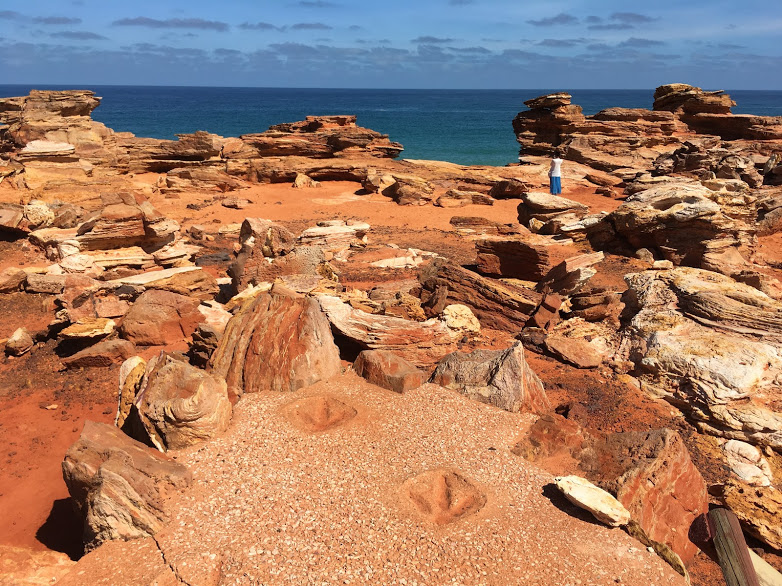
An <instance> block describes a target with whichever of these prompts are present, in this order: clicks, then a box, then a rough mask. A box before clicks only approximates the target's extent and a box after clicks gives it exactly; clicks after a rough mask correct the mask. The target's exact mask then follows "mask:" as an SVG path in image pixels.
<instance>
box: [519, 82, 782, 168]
mask: <svg viewBox="0 0 782 586" xmlns="http://www.w3.org/2000/svg"><path fill="white" fill-rule="evenodd" d="M570 101H571V96H570V94H565V93H557V94H550V95H547V96H541V97H539V98H536V99H534V100H528V101H526V102H524V103H525V105H527V106H529V108H530V110H528V111H524V112H520V113H519V114H518V115H517V116H516V118H515V119H514V120H513V130H514V132H515V133H516V139H517V140H518V142H519V144H520V145H521V153H522V155H523V154H532V155H535V154H541V155H550V154H551V152H552V151H553V149H554V148H561V149H563V150H565V151H566V152H567V158H568V159H569V160H573V161H577V162H579V163H583V164H586V165H589V166H591V167H593V168H595V169H599V170H602V171H619V170H623V169H624V170H629V169H633V170H636V171H637V172H640V171H649V170H651V169H652V167H653V166H654V162H655V160H656V159H658V158H660V157H666V156H668V155H671V154H672V153H673V152H674V151H676V150H677V149H679V148H680V147H682V146H683V144H685V142H686V141H688V140H694V141H695V142H696V143H697V142H698V141H700V140H703V137H698V135H699V134H700V135H704V134H705V135H709V136H710V137H716V140H717V142H720V141H722V142H723V144H722V145H721V148H723V149H726V152H725V154H723V156H722V157H720V158H719V162H722V163H723V164H724V162H725V161H724V159H725V157H726V156H728V155H729V154H732V155H735V154H736V151H737V150H740V148H743V149H747V148H749V149H750V150H754V151H755V152H756V153H757V154H758V155H759V156H763V157H765V158H764V159H763V162H764V163H765V161H766V160H767V159H768V157H769V156H770V155H772V154H773V152H774V146H773V144H768V145H763V144H759V145H758V144H755V145H748V144H742V145H740V148H737V146H738V145H732V144H731V143H732V142H734V141H758V140H760V141H772V140H780V139H782V117H770V116H751V115H744V114H732V113H731V111H730V109H731V107H732V106H735V102H733V100H731V98H730V96H729V95H727V94H725V93H724V92H722V91H714V92H707V91H703V90H702V89H700V88H697V87H693V86H690V85H687V84H678V83H677V84H669V85H664V86H660V87H658V88H657V90H656V91H655V93H654V105H653V109H652V110H645V109H641V108H608V109H605V110H602V111H600V112H598V113H597V114H595V115H594V116H586V117H585V116H583V115H582V114H581V108H580V107H578V106H575V105H573V104H571V102H570ZM711 140H712V141H714V140H715V139H714V138H711ZM713 146H714V145H713ZM658 166H659V165H658ZM690 167H691V168H693V169H694V168H695V166H694V164H693V163H690ZM704 168H705V169H708V170H710V171H715V172H716V171H717V170H718V169H719V164H718V165H717V166H716V168H713V169H711V168H709V167H708V166H704V165H701V166H700V169H701V170H702V169H704ZM723 173H724V172H723ZM766 174H768V175H770V176H775V175H774V174H773V173H770V172H767V173H766Z"/></svg>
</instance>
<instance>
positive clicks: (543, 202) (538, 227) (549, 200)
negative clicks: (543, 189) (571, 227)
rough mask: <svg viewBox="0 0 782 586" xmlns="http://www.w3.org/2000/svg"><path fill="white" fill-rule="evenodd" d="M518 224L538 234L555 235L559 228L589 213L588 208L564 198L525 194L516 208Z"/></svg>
mask: <svg viewBox="0 0 782 586" xmlns="http://www.w3.org/2000/svg"><path fill="white" fill-rule="evenodd" d="M517 210H518V212H519V216H518V217H519V224H522V225H524V226H527V227H529V228H530V229H532V230H533V231H534V232H537V233H539V234H556V233H557V232H558V231H559V228H560V227H561V226H565V225H567V224H573V223H575V222H578V221H579V220H581V219H582V218H583V217H584V216H586V215H587V213H589V207H587V206H585V205H584V204H582V203H578V202H576V201H572V200H570V199H567V198H565V197H560V196H557V195H550V194H547V193H527V194H524V195H523V196H522V198H521V203H520V204H519V206H518V208H517Z"/></svg>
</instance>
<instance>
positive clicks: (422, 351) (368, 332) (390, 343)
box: [318, 295, 456, 367]
mask: <svg viewBox="0 0 782 586" xmlns="http://www.w3.org/2000/svg"><path fill="white" fill-rule="evenodd" d="M318 303H320V306H321V307H322V308H323V311H324V312H325V313H326V315H327V316H328V319H329V322H331V326H332V328H334V330H335V331H336V332H338V333H339V334H340V335H342V336H344V337H345V338H347V339H349V340H352V341H353V342H355V343H357V344H358V345H359V346H360V347H362V348H366V349H368V350H391V351H393V352H395V353H397V354H399V355H400V356H401V357H403V358H404V359H405V360H408V361H409V362H412V363H413V364H415V365H416V366H419V367H422V366H431V365H432V364H434V363H436V362H437V361H438V360H440V359H441V358H442V357H443V356H445V355H446V354H448V353H450V352H452V351H453V350H454V349H455V348H456V344H455V343H454V342H455V341H454V339H453V336H452V334H451V331H450V330H449V329H448V327H447V326H446V325H445V324H444V323H443V322H441V321H439V320H436V319H430V320H427V321H425V322H416V321H412V320H408V319H403V318H400V317H392V316H387V315H376V314H372V313H367V312H365V311H361V310H360V309H353V308H352V307H351V306H350V305H348V304H347V303H343V302H342V301H341V300H340V299H339V298H337V297H331V296H328V295H322V296H320V297H318Z"/></svg>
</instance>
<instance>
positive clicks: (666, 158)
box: [652, 136, 763, 191]
mask: <svg viewBox="0 0 782 586" xmlns="http://www.w3.org/2000/svg"><path fill="white" fill-rule="evenodd" d="M652 172H653V174H654V175H655V176H657V177H662V176H666V175H672V174H681V175H685V176H688V177H694V178H698V179H702V180H703V181H704V185H707V186H710V185H713V186H714V187H715V188H716V189H714V190H715V191H719V190H720V189H725V190H728V188H731V189H733V190H740V191H744V190H747V188H749V187H752V188H756V187H760V186H761V185H762V184H763V176H762V175H761V174H760V172H759V171H758V169H757V168H756V167H755V163H754V162H753V161H752V159H751V158H750V157H749V156H748V152H747V148H746V146H745V145H743V144H741V145H732V144H731V143H730V142H727V141H721V140H720V139H718V138H716V137H712V136H707V137H698V138H691V139H689V140H687V141H685V142H684V144H683V145H682V146H681V147H679V148H678V149H676V150H675V151H673V152H672V153H667V154H664V155H661V156H660V157H658V158H657V159H656V160H655V161H654V169H653V171H652ZM711 177H713V178H714V179H722V180H731V179H732V180H735V182H734V183H732V184H730V183H720V182H713V180H711V179H709V178H711Z"/></svg>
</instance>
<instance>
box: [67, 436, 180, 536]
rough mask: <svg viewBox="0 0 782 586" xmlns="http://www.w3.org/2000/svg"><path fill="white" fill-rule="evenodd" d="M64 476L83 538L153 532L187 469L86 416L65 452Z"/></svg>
mask: <svg viewBox="0 0 782 586" xmlns="http://www.w3.org/2000/svg"><path fill="white" fill-rule="evenodd" d="M62 470H63V478H64V479H65V484H66V485H67V487H68V492H69V493H70V495H71V498H72V499H73V502H74V503H75V505H76V508H77V509H78V511H79V512H80V513H81V515H82V516H83V517H84V533H83V538H84V543H85V545H86V546H87V549H93V548H95V547H97V546H98V545H100V544H101V543H103V542H104V541H109V540H112V539H124V540H128V539H135V538H139V537H145V536H149V535H154V534H155V533H156V532H157V531H159V530H160V529H161V528H162V527H163V525H164V524H165V522H166V521H167V519H168V516H167V514H166V507H165V503H166V499H167V498H168V497H169V496H170V495H171V494H172V493H174V492H176V491H180V490H183V489H185V488H187V487H188V486H189V485H190V483H191V482H192V476H191V474H190V471H189V470H188V469H187V468H186V467H185V466H183V465H182V464H179V463H177V462H175V461H174V460H172V459H170V458H168V457H166V456H164V455H163V454H160V453H158V452H155V451H154V450H151V449H149V448H148V447H147V446H145V445H143V444H141V443H139V442H137V441H135V440H133V439H131V438H129V437H128V436H126V435H125V434H124V433H122V432H121V431H120V430H119V429H117V428H116V427H114V426H112V425H106V424H103V423H95V422H93V421H87V422H85V424H84V430H83V431H82V433H81V435H80V436H79V439H78V441H77V442H76V443H75V444H73V445H72V446H71V447H70V448H69V449H68V452H67V453H66V454H65V460H64V461H63V463H62Z"/></svg>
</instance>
